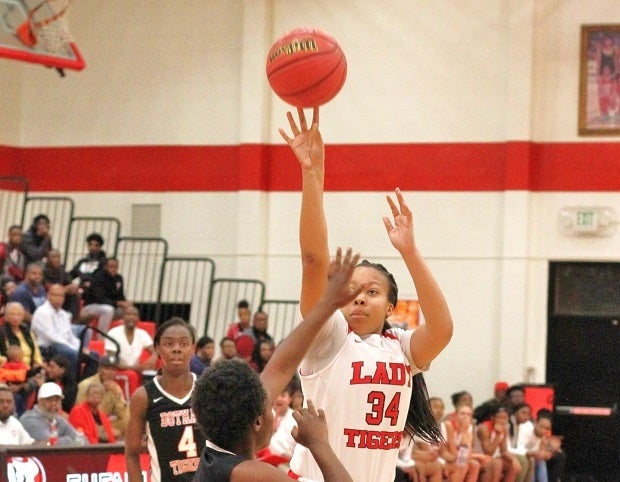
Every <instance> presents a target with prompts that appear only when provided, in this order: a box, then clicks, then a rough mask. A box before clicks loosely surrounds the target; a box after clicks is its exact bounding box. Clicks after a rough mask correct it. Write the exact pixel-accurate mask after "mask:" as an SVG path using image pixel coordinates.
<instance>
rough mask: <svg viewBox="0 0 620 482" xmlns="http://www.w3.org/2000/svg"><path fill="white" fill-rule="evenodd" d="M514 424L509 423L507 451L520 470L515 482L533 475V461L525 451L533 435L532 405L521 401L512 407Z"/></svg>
mask: <svg viewBox="0 0 620 482" xmlns="http://www.w3.org/2000/svg"><path fill="white" fill-rule="evenodd" d="M514 410H515V411H514V414H513V417H514V424H511V425H510V430H509V432H510V437H509V440H508V451H509V452H510V453H511V454H512V455H513V456H514V457H515V458H516V459H517V460H518V461H519V465H520V466H521V472H519V474H518V475H517V479H516V480H517V482H529V481H530V480H532V478H533V477H534V463H533V460H532V459H531V458H530V457H529V456H528V454H527V452H528V449H529V447H530V445H531V444H532V439H533V437H534V423H533V422H532V407H531V406H530V405H529V404H527V403H525V402H523V403H520V404H519V405H517V406H515V407H514Z"/></svg>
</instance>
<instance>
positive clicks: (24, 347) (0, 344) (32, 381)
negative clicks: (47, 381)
mask: <svg viewBox="0 0 620 482" xmlns="http://www.w3.org/2000/svg"><path fill="white" fill-rule="evenodd" d="M25 313H26V310H24V307H23V306H22V305H21V304H19V303H17V302H16V301H12V302H9V303H7V305H6V312H5V320H4V321H5V322H4V325H3V326H2V327H1V328H0V358H2V357H6V356H7V354H8V349H9V348H10V347H11V346H17V347H19V348H20V349H21V351H22V354H23V361H24V363H25V364H26V365H27V367H28V372H27V373H26V380H25V381H24V382H22V383H11V384H10V387H11V389H12V390H13V394H14V396H15V410H16V412H17V414H18V415H21V414H22V413H23V412H24V411H25V410H26V403H27V399H28V397H29V396H30V394H31V393H32V392H33V390H35V389H36V388H38V387H39V386H40V385H41V383H43V381H44V378H43V375H42V373H41V369H42V364H43V357H42V356H41V351H40V350H39V345H38V344H37V343H38V342H37V338H36V335H35V334H34V333H33V332H32V330H31V329H30V326H28V324H27V323H25V322H24V317H25Z"/></svg>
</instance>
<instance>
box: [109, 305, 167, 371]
mask: <svg viewBox="0 0 620 482" xmlns="http://www.w3.org/2000/svg"><path fill="white" fill-rule="evenodd" d="M123 320H124V323H123V324H122V325H118V326H115V327H114V328H111V329H110V331H108V336H109V337H110V338H113V339H114V340H116V342H117V343H118V344H119V348H120V350H119V352H118V354H117V353H116V348H117V347H116V345H115V344H114V342H113V341H112V340H110V339H108V338H106V339H105V351H106V355H109V356H117V357H118V359H119V362H120V363H119V366H118V367H119V368H120V369H121V370H128V369H131V370H136V371H138V372H142V371H144V370H152V369H153V368H155V363H156V362H157V353H156V352H155V348H154V347H153V339H152V338H151V335H149V334H148V332H147V331H146V330H143V329H142V328H138V327H137V325H138V321H139V320H140V315H139V313H138V309H137V308H136V307H135V306H133V305H130V306H127V307H126V308H125V309H124V311H123ZM143 350H146V351H148V352H150V353H151V356H150V357H149V358H148V359H147V360H145V361H144V362H140V357H141V356H142V352H143Z"/></svg>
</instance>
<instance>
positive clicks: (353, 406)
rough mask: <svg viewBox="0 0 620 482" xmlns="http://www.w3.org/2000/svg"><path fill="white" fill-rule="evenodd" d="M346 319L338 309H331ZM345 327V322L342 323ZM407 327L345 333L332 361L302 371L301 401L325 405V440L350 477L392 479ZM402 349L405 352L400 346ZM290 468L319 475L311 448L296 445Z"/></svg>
mask: <svg viewBox="0 0 620 482" xmlns="http://www.w3.org/2000/svg"><path fill="white" fill-rule="evenodd" d="M334 316H338V317H340V318H341V320H342V321H340V320H338V324H340V327H341V328H342V325H341V323H345V325H346V321H345V320H344V317H343V316H342V313H340V312H339V311H338V312H336V314H335V315H334ZM345 329H346V327H345ZM411 333H412V332H411V331H405V330H402V329H391V330H389V331H387V332H386V333H384V334H381V335H370V336H368V337H365V338H364V339H362V338H360V337H359V336H358V335H356V334H355V333H353V332H349V333H348V334H347V336H346V341H345V342H344V344H343V346H342V347H341V349H340V351H338V352H337V354H336V355H335V357H334V358H333V359H332V360H331V362H330V363H329V364H328V365H327V366H325V367H324V368H322V369H320V370H319V371H317V372H315V373H312V374H311V375H307V376H304V375H302V376H301V382H302V388H303V392H304V398H305V400H308V399H310V400H312V401H313V402H314V405H315V406H316V407H317V408H322V409H323V410H325V414H326V417H327V426H328V433H329V443H330V445H331V446H332V448H333V450H334V452H335V453H336V455H337V456H338V458H339V459H340V461H341V462H342V463H343V464H344V466H345V467H346V468H347V470H348V471H349V473H350V474H351V477H352V479H353V480H355V482H391V481H393V480H394V474H395V472H394V471H395V467H396V460H397V458H398V449H399V446H400V442H401V438H402V432H403V429H404V427H405V421H406V419H407V412H408V410H409V401H410V399H411V377H412V376H413V375H414V374H415V373H417V372H419V371H420V370H418V369H417V368H415V366H413V363H412V362H411V361H410V359H409V357H408V356H406V355H405V353H407V354H409V341H410V338H411ZM405 350H406V351H405ZM290 465H291V470H292V471H293V472H294V473H295V474H297V475H299V476H301V477H303V478H304V479H310V480H317V481H322V480H323V477H322V475H321V471H320V470H319V468H318V466H317V464H316V462H315V461H314V458H313V457H312V455H311V454H310V451H309V450H308V449H306V448H305V447H303V446H301V445H297V446H296V448H295V453H294V455H293V458H292V460H291V463H290Z"/></svg>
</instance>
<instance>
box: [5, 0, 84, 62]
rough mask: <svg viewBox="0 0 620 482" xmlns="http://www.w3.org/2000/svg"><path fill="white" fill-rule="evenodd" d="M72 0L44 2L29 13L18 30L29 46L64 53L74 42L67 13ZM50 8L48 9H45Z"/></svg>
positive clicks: (44, 0)
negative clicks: (68, 45)
mask: <svg viewBox="0 0 620 482" xmlns="http://www.w3.org/2000/svg"><path fill="white" fill-rule="evenodd" d="M71 2H72V0H43V1H42V2H41V3H40V4H39V5H37V6H36V7H35V8H33V9H32V10H31V11H30V12H29V13H28V20H27V21H26V22H24V23H23V24H22V25H20V26H19V28H18V29H17V33H18V36H19V38H20V40H21V41H22V42H23V43H24V44H26V45H27V46H29V47H31V48H34V47H35V46H36V47H40V48H41V49H42V50H44V51H46V52H50V53H54V54H58V53H62V52H63V50H65V48H66V46H67V44H69V43H70V42H72V41H73V39H72V37H71V34H70V33H69V24H68V22H67V18H66V17H65V13H67V9H68V8H69V5H70V4H71ZM46 5H47V6H48V7H49V8H48V9H44V8H43V7H45V6H46Z"/></svg>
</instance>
